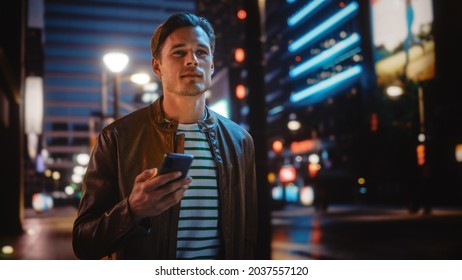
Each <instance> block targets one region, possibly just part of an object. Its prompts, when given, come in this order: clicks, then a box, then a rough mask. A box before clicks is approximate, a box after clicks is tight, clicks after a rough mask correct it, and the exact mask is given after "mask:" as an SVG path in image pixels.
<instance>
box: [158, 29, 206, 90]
mask: <svg viewBox="0 0 462 280" xmlns="http://www.w3.org/2000/svg"><path fill="white" fill-rule="evenodd" d="M152 69H153V71H154V72H155V73H156V74H157V76H158V77H159V78H160V79H161V80H162V85H163V88H164V94H177V95H182V96H197V95H200V94H202V93H203V92H205V91H206V90H207V89H208V88H209V87H210V82H211V79H212V74H213V57H212V51H211V49H210V41H209V38H208V36H207V34H206V33H205V31H204V30H203V29H202V28H201V27H198V26H196V27H182V28H179V29H177V30H175V31H173V32H172V33H171V34H170V35H169V36H168V37H167V39H166V40H165V42H164V44H163V46H162V49H161V52H160V57H159V58H153V59H152Z"/></svg>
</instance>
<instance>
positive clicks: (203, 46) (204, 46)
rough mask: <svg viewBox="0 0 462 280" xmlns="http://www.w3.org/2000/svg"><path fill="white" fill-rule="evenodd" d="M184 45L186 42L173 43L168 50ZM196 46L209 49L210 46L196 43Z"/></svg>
mask: <svg viewBox="0 0 462 280" xmlns="http://www.w3.org/2000/svg"><path fill="white" fill-rule="evenodd" d="M184 46H186V44H182V43H180V44H175V45H173V46H172V47H171V48H170V50H174V49H177V48H183V47H184ZM198 46H199V47H201V48H206V49H210V46H208V45H205V44H198Z"/></svg>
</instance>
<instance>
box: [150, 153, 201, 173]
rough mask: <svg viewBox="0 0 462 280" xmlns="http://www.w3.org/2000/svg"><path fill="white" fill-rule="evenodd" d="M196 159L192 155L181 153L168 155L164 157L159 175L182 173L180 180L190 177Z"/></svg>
mask: <svg viewBox="0 0 462 280" xmlns="http://www.w3.org/2000/svg"><path fill="white" fill-rule="evenodd" d="M193 159H194V156H193V155H190V154H180V153H168V154H165V155H164V159H163V161H162V164H161V165H160V168H159V173H158V174H159V175H162V174H166V173H170V172H174V171H181V176H180V178H184V177H186V175H188V171H189V168H190V167H191V164H192V161H193Z"/></svg>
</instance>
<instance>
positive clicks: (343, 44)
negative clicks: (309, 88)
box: [289, 33, 361, 78]
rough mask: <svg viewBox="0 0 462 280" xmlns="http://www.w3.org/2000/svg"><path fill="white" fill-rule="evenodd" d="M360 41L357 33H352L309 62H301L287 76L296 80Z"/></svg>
mask: <svg viewBox="0 0 462 280" xmlns="http://www.w3.org/2000/svg"><path fill="white" fill-rule="evenodd" d="M360 40H361V36H359V35H358V34H357V33H353V34H352V35H351V36H350V37H348V38H346V39H344V40H342V41H340V42H338V43H337V44H335V45H334V46H332V47H331V48H329V49H327V50H325V51H323V52H322V53H320V54H318V55H317V56H315V57H313V58H311V59H310V60H307V61H305V62H303V63H302V64H300V65H298V66H297V67H294V68H293V69H291V70H290V71H289V75H290V76H291V77H292V78H296V77H298V76H299V75H300V74H302V73H305V72H307V71H309V70H315V69H316V68H315V67H317V66H320V65H321V64H322V63H325V62H326V61H328V60H330V59H332V58H335V57H337V56H338V55H339V54H340V53H342V52H344V51H345V50H347V49H348V48H350V47H351V46H354V45H356V44H358V43H359V41H360Z"/></svg>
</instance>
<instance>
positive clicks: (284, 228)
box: [272, 206, 462, 260]
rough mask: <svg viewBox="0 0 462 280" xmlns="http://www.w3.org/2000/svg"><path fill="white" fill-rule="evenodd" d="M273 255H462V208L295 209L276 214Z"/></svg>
mask: <svg viewBox="0 0 462 280" xmlns="http://www.w3.org/2000/svg"><path fill="white" fill-rule="evenodd" d="M272 217H273V218H272V224H273V240H272V257H273V259H337V260H363V259H366V260H367V259H372V260H452V259H457V260H459V259H462V238H461V236H462V209H454V208H452V209H451V208H435V209H432V212H431V214H428V215H426V214H423V213H416V214H410V213H409V212H408V211H407V210H406V209H404V208H402V209H401V208H397V207H389V206H382V207H379V206H333V207H329V210H328V211H327V212H325V213H318V212H316V211H315V210H314V209H313V208H292V209H285V210H282V211H275V212H273V215H272Z"/></svg>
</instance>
